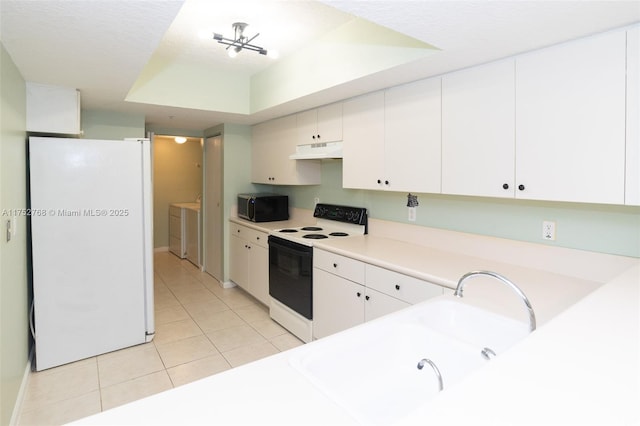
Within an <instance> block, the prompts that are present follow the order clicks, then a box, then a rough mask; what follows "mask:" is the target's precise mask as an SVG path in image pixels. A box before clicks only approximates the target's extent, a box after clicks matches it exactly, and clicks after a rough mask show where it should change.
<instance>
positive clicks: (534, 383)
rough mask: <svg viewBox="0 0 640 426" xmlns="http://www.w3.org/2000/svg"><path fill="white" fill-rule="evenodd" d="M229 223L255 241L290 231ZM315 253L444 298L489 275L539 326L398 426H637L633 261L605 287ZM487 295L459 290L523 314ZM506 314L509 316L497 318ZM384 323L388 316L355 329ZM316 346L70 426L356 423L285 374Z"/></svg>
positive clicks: (327, 246) (339, 247)
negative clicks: (410, 279)
mask: <svg viewBox="0 0 640 426" xmlns="http://www.w3.org/2000/svg"><path fill="white" fill-rule="evenodd" d="M231 220H232V221H234V222H237V223H241V224H243V225H247V226H250V227H253V228H255V229H258V230H262V231H264V232H269V231H270V230H272V229H278V228H282V227H286V226H294V225H293V224H292V223H285V222H277V223H275V224H274V223H270V224H268V225H266V224H254V223H252V222H247V221H242V220H241V219H236V218H234V219H231ZM316 247H317V248H321V249H323V250H328V251H332V252H334V253H337V254H342V255H346V256H349V257H353V258H356V259H359V260H361V261H364V262H368V263H372V264H376V265H378V266H381V267H385V268H389V269H392V270H396V271H398V272H401V273H405V274H409V275H412V276H415V277H417V278H421V279H424V280H427V281H432V282H434V283H437V284H440V285H443V286H446V287H449V288H453V286H454V285H455V283H456V281H457V279H458V278H459V277H460V276H461V275H462V274H463V273H465V272H468V271H469V270H471V269H492V270H496V271H497V272H500V273H502V274H504V275H506V276H508V277H509V278H510V279H512V280H513V281H514V282H516V283H517V284H518V285H519V286H521V288H522V289H523V290H524V291H525V293H527V294H528V296H529V298H530V299H531V302H532V304H533V305H534V308H535V309H536V313H537V315H539V317H540V319H541V321H539V324H540V326H539V328H538V329H537V330H536V331H535V332H534V333H533V334H532V335H530V336H529V337H527V338H526V339H525V340H523V341H521V342H520V343H518V344H517V345H515V346H513V347H512V348H510V349H509V350H508V351H506V352H504V353H503V354H501V355H500V356H498V357H496V358H494V359H493V360H492V361H491V362H490V363H488V364H487V365H486V366H485V367H483V368H482V369H480V370H478V371H476V372H474V373H472V374H471V375H470V376H469V377H467V378H466V379H465V380H463V381H462V382H460V383H458V384H457V385H456V386H455V387H452V388H450V389H446V390H445V391H444V392H442V393H441V394H439V395H438V396H437V397H436V398H434V399H432V400H430V401H425V403H424V405H423V406H421V407H419V408H418V409H417V410H415V411H413V412H411V413H407V416H406V418H404V419H401V420H399V422H398V424H400V425H413V424H418V423H419V424H437V425H460V424H481V425H484V424H487V425H489V424H490V425H540V424H562V425H572V424H575V425H585V424H598V425H622V424H625V425H629V424H638V423H639V422H640V412H639V411H638V409H637V401H638V400H640V389H639V386H638V377H640V342H639V341H640V309H639V308H640V306H639V305H640V260H638V259H625V260H624V269H623V270H621V271H619V272H618V273H616V274H615V277H614V278H611V279H607V280H606V281H604V282H603V281H601V280H600V281H590V280H585V279H584V278H575V277H571V276H566V275H563V274H559V273H557V272H549V271H545V270H541V269H535V268H526V267H523V266H518V265H513V264H509V263H504V262H500V261H497V260H491V259H484V258H481V257H474V256H469V255H467V254H460V253H455V252H453V251H445V250H438V249H436V248H432V247H424V246H416V245H414V244H408V243H405V242H402V241H396V240H391V239H388V238H382V237H377V236H371V235H368V236H363V237H354V238H348V239H341V240H337V239H334V240H329V241H328V242H322V243H318V244H317V245H316ZM490 285H491V284H489V283H484V282H480V281H479V282H478V283H474V284H473V286H472V285H470V286H468V287H466V288H465V299H469V300H471V299H473V300H476V301H483V302H486V303H487V304H488V305H492V304H494V306H495V307H497V309H499V310H500V311H499V312H501V313H503V314H506V315H509V316H518V318H519V319H522V315H523V312H522V310H523V308H522V306H520V305H519V304H518V302H517V301H516V302H506V299H504V298H507V297H510V296H509V295H507V294H503V293H500V290H499V289H495V288H490V287H489V286H490ZM443 297H447V296H443ZM503 302H504V303H503ZM425 303H427V302H425ZM507 305H508V306H509V307H511V308H513V310H511V311H510V310H509V309H510V308H509V309H506V310H505V306H507ZM392 320H393V314H391V315H390V316H388V317H383V318H381V319H379V320H376V321H373V322H371V323H365V324H363V325H361V326H359V327H376V326H377V324H380V321H392ZM357 328H358V327H356V328H353V329H350V330H347V331H345V332H343V333H347V332H350V333H353V332H357ZM331 338H332V336H329V337H327V338H325V339H331ZM323 341H324V339H323ZM314 343H315V342H312V343H309V344H307V345H304V346H302V347H298V348H294V349H291V350H289V351H286V352H282V353H279V354H276V355H273V356H270V357H267V358H265V359H262V360H259V361H256V362H252V363H250V364H246V365H244V366H241V367H237V368H234V369H231V370H228V371H225V372H223V373H219V374H216V375H214V376H211V377H208V378H205V379H202V380H199V381H197V382H193V383H190V384H187V385H184V386H181V387H178V388H175V389H172V390H169V391H166V392H163V393H160V394H157V395H153V396H150V397H148V398H145V399H142V400H139V401H135V402H132V403H129V404H126V405H123V406H121V407H117V408H114V409H112V410H109V411H105V412H103V413H99V414H96V415H93V416H90V417H87V418H85V419H81V420H79V421H77V422H75V423H74V424H87V425H88V424H93V425H107V424H108V425H115V424H150V425H151V424H154V425H155V424H178V423H180V424H212V423H219V424H274V425H288V424H291V425H294V424H295V425H300V424H323V425H326V424H345V425H347V424H357V422H356V420H355V419H354V418H352V417H351V416H350V415H349V414H348V413H347V412H346V411H344V410H343V409H342V408H341V407H339V406H338V405H337V404H335V403H334V402H333V401H331V400H330V399H329V398H327V397H326V396H325V395H324V394H323V393H322V392H321V391H320V390H319V389H318V388H316V387H314V386H313V385H312V384H311V382H309V381H308V380H306V379H305V378H304V377H303V376H302V375H301V374H300V373H298V372H297V371H296V370H295V369H294V368H292V367H291V365H290V364H289V359H290V357H291V356H293V355H295V354H296V353H297V351H301V350H308V349H310V348H312V347H313V345H314ZM318 343H320V342H318Z"/></svg>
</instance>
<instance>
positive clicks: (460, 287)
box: [453, 271, 536, 331]
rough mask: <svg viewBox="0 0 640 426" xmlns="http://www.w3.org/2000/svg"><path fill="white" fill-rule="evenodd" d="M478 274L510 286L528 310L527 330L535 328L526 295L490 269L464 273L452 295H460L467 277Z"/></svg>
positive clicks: (534, 316)
mask: <svg viewBox="0 0 640 426" xmlns="http://www.w3.org/2000/svg"><path fill="white" fill-rule="evenodd" d="M479 275H487V276H489V277H493V278H496V279H497V280H499V281H502V282H503V283H504V284H506V285H507V286H509V287H511V289H512V290H513V291H515V292H516V293H517V294H518V296H519V297H520V299H522V301H523V302H524V304H525V306H526V307H527V310H528V311H529V331H533V330H535V329H536V314H535V313H534V312H533V308H532V307H531V302H529V299H528V298H527V296H526V295H525V294H524V293H523V292H522V290H520V288H519V287H518V286H517V285H515V284H514V283H513V282H511V281H510V280H508V279H507V278H505V277H503V276H502V275H500V274H497V273H495V272H491V271H472V272H469V273H466V274H464V275H463V276H462V277H461V278H460V280H459V281H458V286H457V287H456V291H455V293H453V295H454V296H456V297H462V290H463V289H464V284H465V282H466V281H467V280H468V279H469V278H473V277H477V276H479Z"/></svg>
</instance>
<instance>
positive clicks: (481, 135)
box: [442, 59, 515, 197]
mask: <svg viewBox="0 0 640 426" xmlns="http://www.w3.org/2000/svg"><path fill="white" fill-rule="evenodd" d="M514 80H515V75H514V60H513V59H510V60H503V61H497V62H492V63H489V64H486V65H481V66H478V67H474V68H470V69H466V70H463V71H458V72H455V73H451V74H446V75H444V76H442V192H443V193H445V194H458V195H483V196H490V197H513V194H514V170H513V168H514V166H513V164H514V158H515V142H514V133H515V129H514V125H515V123H514V114H515V87H514Z"/></svg>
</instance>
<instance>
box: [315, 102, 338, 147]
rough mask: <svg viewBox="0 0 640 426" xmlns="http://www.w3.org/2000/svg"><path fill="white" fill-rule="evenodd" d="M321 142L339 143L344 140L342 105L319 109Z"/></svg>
mask: <svg viewBox="0 0 640 426" xmlns="http://www.w3.org/2000/svg"><path fill="white" fill-rule="evenodd" d="M318 135H320V139H318V141H319V142H337V141H341V140H342V103H341V102H340V103H336V104H331V105H326V106H323V107H320V108H318Z"/></svg>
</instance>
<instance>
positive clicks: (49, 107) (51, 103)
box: [26, 82, 80, 135]
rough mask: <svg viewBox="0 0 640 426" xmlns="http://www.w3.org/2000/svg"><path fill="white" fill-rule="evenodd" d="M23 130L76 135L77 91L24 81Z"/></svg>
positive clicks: (77, 124)
mask: <svg viewBox="0 0 640 426" xmlns="http://www.w3.org/2000/svg"><path fill="white" fill-rule="evenodd" d="M26 86H27V131H29V132H39V133H60V134H70V135H78V134H80V92H79V91H78V90H76V89H70V88H67V87H58V86H48V85H44V84H37V83H31V82H27V84H26Z"/></svg>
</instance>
